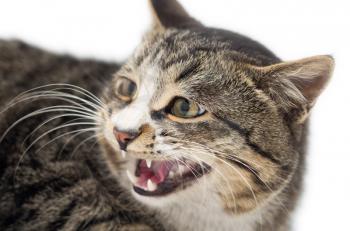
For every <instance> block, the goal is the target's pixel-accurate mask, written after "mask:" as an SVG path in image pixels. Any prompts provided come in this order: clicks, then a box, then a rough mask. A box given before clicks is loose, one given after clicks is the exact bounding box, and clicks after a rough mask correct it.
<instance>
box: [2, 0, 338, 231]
mask: <svg viewBox="0 0 350 231" xmlns="http://www.w3.org/2000/svg"><path fill="white" fill-rule="evenodd" d="M150 3H151V7H152V11H153V13H154V25H153V27H152V29H151V30H150V31H149V32H148V33H147V34H146V35H145V37H144V38H143V40H142V43H141V44H140V45H139V47H138V48H137V49H136V51H135V53H134V54H133V55H132V56H131V57H130V58H129V59H128V61H127V62H126V63H124V64H123V65H118V64H113V63H105V62H99V61H95V60H77V59H75V58H72V57H70V56H65V55H61V56H59V55H53V54H51V53H48V52H45V51H42V50H40V49H36V48H32V47H30V46H28V45H26V44H24V43H21V42H18V41H0V78H1V81H2V82H1V84H0V112H1V114H0V134H3V133H4V132H6V131H7V129H8V128H9V127H10V126H11V125H12V124H13V123H15V121H17V120H18V119H19V118H22V117H23V116H25V115H28V114H29V113H31V112H33V111H35V110H38V109H41V108H45V107H49V106H53V105H62V104H64V105H67V104H66V102H64V101H62V99H58V98H55V97H51V98H48V97H47V98H45V97H39V98H38V99H31V100H27V101H25V102H20V103H17V104H16V105H15V106H13V107H10V108H6V105H8V103H9V102H10V101H11V100H12V99H13V97H15V96H16V95H18V94H20V93H21V92H23V91H26V90H29V89H32V88H35V87H38V86H42V85H46V84H52V83H66V84H71V85H75V86H79V87H81V88H84V89H86V90H88V91H89V92H91V93H92V94H94V95H96V96H97V97H98V98H99V99H101V100H102V101H103V103H102V107H100V108H98V109H97V112H96V113H97V114H96V115H97V119H96V121H102V122H98V123H97V122H96V123H97V125H93V126H90V125H91V124H75V125H73V126H63V127H62V128H60V129H57V130H53V131H52V132H50V133H48V134H47V135H45V136H43V137H40V135H42V134H44V133H45V132H47V131H50V130H51V129H53V128H56V127H58V126H60V125H64V124H65V123H66V124H67V123H72V119H75V117H74V115H67V116H64V115H65V114H67V113H68V112H64V111H58V112H57V111H53V112H49V113H45V114H40V115H37V116H35V117H31V118H29V119H27V120H24V121H23V122H21V123H19V124H17V125H16V126H15V127H13V128H12V129H11V130H10V131H9V132H8V133H7V134H6V136H4V139H3V140H2V141H1V143H0V177H1V185H0V206H1V209H0V217H1V218H0V228H1V230H213V229H214V227H216V228H217V229H218V230H281V231H282V230H288V229H289V219H290V214H291V213H292V211H293V209H294V207H295V206H296V204H297V200H298V197H299V194H300V192H301V186H302V176H303V171H304V160H305V149H306V136H307V118H308V115H309V112H310V109H311V107H312V106H313V105H314V103H315V100H316V98H317V97H318V95H319V94H320V93H321V91H322V90H323V88H324V87H325V85H326V83H327V82H328V79H329V77H330V75H331V72H332V69H333V65H334V63H333V60H332V58H331V57H329V56H315V57H311V58H307V59H302V60H299V61H293V62H282V61H281V60H280V59H279V58H278V57H276V56H275V55H274V54H273V53H272V52H270V51H269V50H268V49H267V48H265V47H264V46H262V45H261V44H259V43H257V42H255V41H253V40H251V39H249V38H247V37H244V36H242V35H239V34H236V33H232V32H228V31H225V30H220V29H214V28H207V27H205V26H203V25H202V24H201V23H200V22H198V21H196V20H195V19H193V18H191V17H190V16H189V15H188V14H187V12H186V11H185V10H184V9H183V8H182V7H181V6H180V5H179V4H178V3H177V2H176V1H174V0H170V1H162V0H152V1H150ZM148 73H151V74H152V78H151V81H152V84H154V86H155V87H154V89H153V90H152V91H151V92H150V93H149V94H151V95H150V99H149V101H148V102H147V105H146V108H147V110H144V111H143V112H142V113H145V117H147V118H150V119H149V120H148V122H147V123H146V124H141V125H142V129H141V130H142V133H141V135H140V136H139V137H138V138H137V139H136V140H135V141H133V142H132V143H131V144H130V145H128V149H127V153H128V157H127V158H126V160H123V159H122V158H121V156H120V150H119V148H118V146H117V145H116V141H115V140H113V138H111V137H113V127H114V126H116V125H115V124H114V122H113V119H112V118H113V116H116V115H118V114H119V113H122V112H123V111H125V110H128V107H129V106H128V104H126V103H125V102H122V101H120V100H119V99H118V98H117V97H116V95H115V81H116V80H117V79H118V78H119V77H120V76H123V77H127V78H130V79H132V80H133V81H135V82H137V83H138V87H139V88H141V86H151V85H150V82H149V80H147V81H146V79H147V78H149V77H147V75H149V74H148ZM55 88H59V86H57V85H55V86H50V87H47V88H45V90H49V89H51V90H54V89H55ZM61 88H62V87H61ZM59 91H63V92H69V93H70V94H73V95H76V96H79V97H82V98H83V99H85V100H87V101H91V97H89V96H87V95H84V94H81V93H79V92H77V91H74V90H72V89H59ZM179 95H180V96H183V97H185V98H189V99H191V100H193V101H195V102H197V103H198V104H200V105H203V106H204V107H205V108H206V110H207V111H208V114H206V116H204V117H201V118H196V119H189V120H183V119H178V118H172V117H169V116H167V115H166V114H165V113H164V110H163V109H164V107H166V105H167V104H168V103H169V101H170V100H171V99H172V98H173V97H174V96H179ZM78 102H79V103H81V101H78ZM90 106H91V105H90ZM87 107H88V108H89V105H87ZM4 109H6V110H4ZM3 110H4V111H3ZM94 110H96V108H94ZM57 115H62V116H64V117H59V118H57V119H55V120H52V121H50V123H45V124H42V123H43V122H45V121H46V120H48V119H50V118H52V117H53V116H57ZM96 115H95V114H93V116H96ZM94 118H95V117H94ZM90 122H91V121H90ZM118 122H120V123H123V122H125V123H127V122H129V121H118ZM41 125H42V126H41ZM141 125H140V126H141ZM38 126H39V128H38V130H35V129H36V128H37V127H38ZM91 127H93V128H94V129H95V130H94V132H95V136H93V135H94V133H93V131H92V130H91V131H87V132H85V133H81V134H80V135H79V136H74V137H73V138H72V139H70V137H71V136H70V135H69V134H75V133H74V131H75V130H77V129H86V128H91ZM135 129H139V127H137V128H136V127H135ZM32 131H35V132H34V134H33V135H30V134H31V132H32ZM65 133H67V134H68V135H67V136H61V137H60V135H63V134H65ZM28 135H29V136H28ZM38 137H40V138H41V139H37V138H38ZM56 137H59V139H56ZM53 139H54V142H51V143H49V142H50V141H52V140H53ZM160 140H162V141H160ZM188 141H190V142H188ZM162 142H163V143H162ZM191 142H192V143H191ZM32 143H34V144H33V145H31V144H32ZM48 143H49V144H48ZM165 143H166V144H167V145H168V146H169V147H172V154H171V155H192V156H194V157H196V158H200V159H201V160H202V161H204V162H207V163H210V165H211V166H212V168H213V169H214V170H213V171H212V172H210V173H209V174H208V175H207V176H203V177H202V178H204V179H199V180H198V182H195V183H194V184H193V185H188V186H187V187H186V188H185V189H184V190H177V191H175V192H173V193H172V194H173V195H171V196H170V197H171V198H173V200H174V201H176V202H177V203H171V202H170V203H164V205H163V203H161V202H159V205H157V206H152V204H157V203H158V201H157V200H158V199H149V200H148V199H145V198H142V197H141V198H138V197H137V198H136V199H135V198H134V196H135V195H134V194H133V195H131V194H130V190H132V189H131V184H130V182H129V181H128V178H127V177H126V174H125V169H126V168H127V166H126V165H127V164H128V162H131V160H133V159H135V158H141V159H154V160H157V159H164V158H172V157H171V156H170V157H169V156H168V155H167V156H163V155H164V154H169V153H170V152H169V153H167V152H166V151H164V148H163V146H162V145H164V144H165ZM194 143H195V144H196V145H193V144H194ZM179 145H180V148H177V147H179ZM175 146H176V147H175ZM203 146H205V147H206V148H205V151H203V148H202V147H203ZM27 147H30V149H27ZM187 152H188V153H187ZM204 152H205V153H204ZM23 153H25V155H23ZM173 153H174V154H173ZM203 191H204V192H206V193H204V198H205V200H206V202H207V203H206V204H200V203H198V201H197V200H196V199H197V198H198V197H199V196H198V195H201V194H200V193H202V192H203ZM163 199H164V200H167V197H165V198H163ZM202 199H203V198H202ZM191 203H193V204H191ZM211 206H212V207H213V208H215V209H217V210H215V209H212V210H211ZM215 213H217V214H218V215H217V216H215V215H216V214H215Z"/></svg>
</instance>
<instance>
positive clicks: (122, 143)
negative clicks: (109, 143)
mask: <svg viewBox="0 0 350 231" xmlns="http://www.w3.org/2000/svg"><path fill="white" fill-rule="evenodd" d="M113 133H114V136H115V138H116V140H117V141H118V144H119V147H120V149H121V150H124V151H126V148H127V146H128V144H130V143H131V142H132V141H133V140H134V139H135V138H136V137H138V136H139V133H136V132H130V131H119V130H118V129H117V128H114V129H113Z"/></svg>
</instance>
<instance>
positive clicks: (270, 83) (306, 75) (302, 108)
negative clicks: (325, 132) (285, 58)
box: [257, 55, 334, 122]
mask: <svg viewBox="0 0 350 231" xmlns="http://www.w3.org/2000/svg"><path fill="white" fill-rule="evenodd" d="M333 68H334V60H333V58H332V57H331V56H326V55H324V56H314V57H310V58H306V59H301V60H298V61H293V62H284V63H280V64H275V65H271V66H267V67H261V68H260V67H259V68H258V69H260V71H262V77H260V78H259V79H258V80H257V86H258V87H259V88H260V89H262V90H263V91H265V92H266V93H267V94H268V95H269V96H270V97H271V98H272V99H273V100H274V101H275V102H276V104H277V106H278V107H279V108H280V109H281V110H282V111H284V112H287V113H293V114H295V113H296V112H297V114H298V116H299V118H298V120H299V122H303V120H305V118H306V117H307V115H308V112H309V109H310V108H311V107H312V106H313V105H314V104H315V101H316V99H317V97H318V96H319V95H320V94H321V92H322V90H323V89H324V88H325V86H326V85H327V83H328V81H329V79H330V77H331V75H332V72H333Z"/></svg>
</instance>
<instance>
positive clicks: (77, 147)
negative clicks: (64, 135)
mask: <svg viewBox="0 0 350 231" xmlns="http://www.w3.org/2000/svg"><path fill="white" fill-rule="evenodd" d="M100 137H101V135H100V134H96V133H95V134H94V135H92V136H90V137H88V138H86V139H84V140H83V141H81V142H80V143H79V144H78V145H77V146H76V147H75V148H74V150H73V152H72V154H71V155H72V157H73V156H74V154H75V153H76V152H77V151H78V149H79V148H80V147H81V146H82V145H83V144H84V143H86V142H88V141H89V140H92V139H97V138H100Z"/></svg>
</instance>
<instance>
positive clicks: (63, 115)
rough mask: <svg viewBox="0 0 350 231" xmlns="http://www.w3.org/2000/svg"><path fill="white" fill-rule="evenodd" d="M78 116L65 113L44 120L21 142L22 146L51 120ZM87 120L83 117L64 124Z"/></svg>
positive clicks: (77, 115)
mask: <svg viewBox="0 0 350 231" xmlns="http://www.w3.org/2000/svg"><path fill="white" fill-rule="evenodd" d="M79 116H80V114H74V113H67V114H61V115H58V116H54V117H52V118H49V119H47V120H45V121H44V122H43V123H41V124H40V125H38V126H37V127H36V128H35V129H34V130H33V131H32V132H31V133H29V134H28V135H27V136H26V137H25V138H24V140H23V142H22V146H23V145H24V143H26V141H27V140H28V139H29V138H30V137H32V136H33V135H34V133H35V132H36V131H38V130H39V129H40V128H41V127H43V126H44V125H45V124H48V123H49V122H51V121H53V120H56V119H60V118H63V117H79ZM87 119H88V118H86V117H84V118H75V119H72V120H69V121H67V122H66V123H64V124H67V123H71V122H73V121H77V120H87ZM90 120H93V121H94V120H95V118H90Z"/></svg>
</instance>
